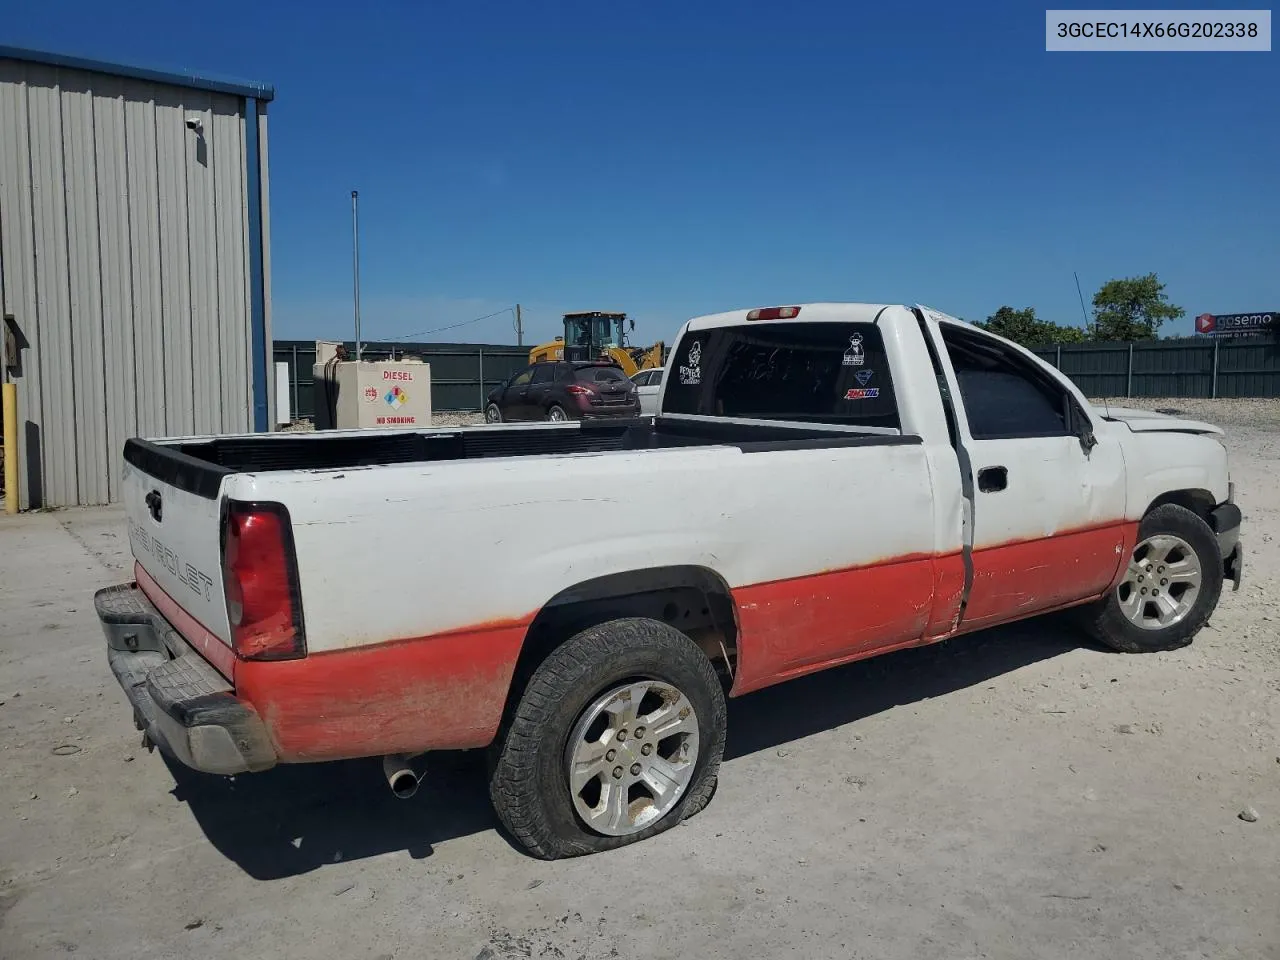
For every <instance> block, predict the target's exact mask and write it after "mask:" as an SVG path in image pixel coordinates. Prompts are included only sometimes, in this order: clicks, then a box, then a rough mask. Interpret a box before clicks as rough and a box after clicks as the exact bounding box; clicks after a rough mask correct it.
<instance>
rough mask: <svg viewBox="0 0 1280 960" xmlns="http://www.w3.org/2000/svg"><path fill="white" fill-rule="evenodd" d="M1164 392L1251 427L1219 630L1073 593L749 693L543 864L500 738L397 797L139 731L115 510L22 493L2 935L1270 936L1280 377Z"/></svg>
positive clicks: (10, 671)
mask: <svg viewBox="0 0 1280 960" xmlns="http://www.w3.org/2000/svg"><path fill="white" fill-rule="evenodd" d="M1149 402H1150V403H1151V404H1152V405H1160V406H1176V407H1179V408H1181V409H1183V410H1185V411H1186V412H1187V413H1189V414H1192V415H1194V416H1198V417H1203V418H1205V419H1208V420H1212V421H1217V422H1220V423H1223V424H1224V425H1226V426H1227V428H1228V431H1229V433H1228V439H1227V443H1228V446H1229V448H1230V449H1231V453H1232V458H1233V467H1232V469H1233V475H1234V478H1235V480H1236V482H1237V485H1238V494H1239V499H1240V503H1241V506H1242V509H1243V510H1244V513H1245V524H1246V527H1245V538H1246V544H1247V547H1248V559H1247V563H1246V566H1245V583H1244V586H1243V587H1242V588H1241V590H1240V591H1239V592H1238V593H1230V592H1228V593H1226V594H1225V595H1224V596H1223V600H1222V603H1221V605H1220V607H1219V610H1218V612H1217V613H1216V614H1215V616H1214V618H1213V621H1212V623H1211V625H1210V626H1209V627H1207V628H1206V629H1205V630H1204V631H1203V632H1202V633H1201V634H1200V636H1199V637H1198V638H1197V640H1196V642H1195V643H1194V644H1193V645H1192V646H1190V647H1188V648H1185V649H1183V650H1179V651H1176V652H1173V653H1168V654H1159V655H1150V656H1140V657H1132V656H1122V655H1119V654H1112V653H1107V652H1104V651H1101V650H1097V649H1094V648H1092V647H1090V646H1087V645H1082V643H1081V640H1080V638H1079V636H1078V635H1077V634H1075V633H1074V632H1072V631H1071V630H1070V629H1068V628H1067V627H1065V626H1064V624H1063V623H1062V622H1061V621H1060V620H1059V619H1055V618H1046V619H1042V620H1037V621H1030V622H1027V623H1024V624H1019V625H1015V626H1012V627H1006V628H1002V629H999V630H990V631H985V632H983V633H980V634H975V635H972V636H969V637H964V638H960V639H958V640H955V641H952V642H949V643H945V644H941V645H938V646H936V647H929V648H924V649H919V650H911V651H905V652H903V653H898V654H891V655H888V656H884V657H879V658H876V659H874V660H870V661H866V662H863V663H860V664H854V665H851V666H849V667H845V668H841V669H838V670H832V671H827V672H825V673H822V674H819V675H816V676H814V677H810V678H805V679H802V680H797V681H793V682H791V683H788V684H783V685H781V686H778V687H775V688H772V689H770V690H766V691H762V692H760V693H757V694H753V695H751V696H749V697H745V698H743V699H741V700H738V701H735V702H734V703H733V704H732V706H731V709H730V734H729V744H728V751H727V758H726V763H725V766H724V768H723V773H722V777H721V782H720V788H719V791H718V792H717V795H716V797H715V798H714V800H713V801H712V803H711V805H710V806H709V807H708V808H707V810H706V811H705V812H704V813H702V814H700V815H699V816H697V817H695V818H694V819H693V820H691V821H689V822H688V823H687V824H685V825H683V826H681V827H679V828H678V829H676V830H673V831H671V832H669V833H667V834H665V835H663V836H661V837H659V838H656V839H654V840H652V841H649V842H646V843H644V844H641V845H638V846H634V847H629V848H626V849H623V850H620V851H616V852H615V853H612V854H609V855H606V856H599V857H591V858H585V859H580V860H573V861H563V862H559V863H550V864H548V863H543V862H540V861H535V860H532V859H530V858H528V857H526V856H524V855H523V854H521V853H520V852H518V851H517V850H515V849H513V848H512V847H511V846H510V845H509V844H508V843H507V842H506V841H505V840H504V839H503V837H502V836H501V834H499V833H498V832H497V830H496V829H495V826H494V820H493V816H492V814H491V813H490V810H489V807H488V802H487V798H486V796H485V791H484V786H483V763H482V760H481V759H480V758H479V757H476V756H473V755H469V754H445V755H440V756H438V757H433V758H432V762H431V766H430V770H429V774H428V778H427V780H426V783H425V785H424V787H423V789H422V791H421V792H420V793H419V794H418V796H417V797H416V798H414V799H413V800H412V801H408V802H400V801H395V800H393V799H392V798H391V797H390V796H389V794H388V791H387V790H386V787H385V785H384V783H383V782H382V781H381V778H380V776H379V770H378V764H377V762H376V761H365V762H352V763H335V764H326V765H322V766H314V767H293V768H282V769H277V770H273V771H270V772H268V773H265V774H258V775H253V776H246V777H239V778H235V779H234V780H225V779H218V778H211V777H203V776H199V775H195V774H191V773H189V772H186V771H184V770H181V769H177V768H171V767H170V766H168V765H167V764H166V763H164V762H163V761H162V759H161V758H160V757H159V756H158V755H155V754H147V753H145V752H143V751H141V750H139V749H138V741H137V734H136V732H135V731H134V730H133V727H132V724H131V723H130V719H129V716H128V711H127V709H126V706H125V700H124V697H123V694H122V693H121V691H120V690H119V688H118V687H117V686H116V684H115V682H114V680H112V679H111V676H110V674H109V672H108V670H107V666H106V662H105V655H104V650H103V641H102V638H101V634H100V631H99V628H98V626H97V624H96V622H95V619H94V616H93V612H92V592H93V590H94V589H95V588H97V587H99V586H103V585H105V584H109V583H113V582H118V581H120V580H122V579H125V578H127V577H128V570H129V560H128V554H127V542H126V539H125V536H124V530H123V523H122V516H121V514H120V513H119V511H117V510H67V511H60V512H56V513H47V514H34V515H28V516H22V517H18V518H3V517H0V543H2V544H3V549H0V623H3V624H4V630H3V632H2V633H0V769H3V771H4V776H3V777H2V778H0V957H3V958H4V960H32V958H53V957H66V956H70V955H72V954H74V955H75V956H76V957H78V958H79V957H84V958H95V960H96V958H102V960H114V958H120V960H125V958H127V960H150V958H182V960H187V958H193V960H194V958H204V957H210V958H214V957H218V958H222V957H228V956H247V957H253V958H254V960H259V958H277V957H279V958H285V957H287V958H290V960H303V958H317V960H334V958H361V960H363V958H367V960H387V958H406V960H407V958H413V960H417V958H423V957H431V958H437V957H439V958H447V957H458V958H464V960H473V958H475V960H480V958H483V960H507V958H543V957H546V958H568V960H594V958H603V957H636V958H676V957H688V956H698V957H706V958H716V957H732V958H740V957H774V956H803V957H805V958H827V957H830V958H841V960H847V958H851V957H858V958H875V960H931V958H938V960H959V958H971V957H992V958H1008V960H1026V958H1028V957H1034V958H1036V960H1042V958H1049V960H1053V958H1068V957H1071V958H1076V957H1090V958H1092V957H1106V958H1113V957H1114V958H1119V957H1124V958H1129V957H1134V958H1165V957H1179V958H1183V957H1185V958H1191V957H1213V958H1228V957H1230V958H1246V957H1247V958H1272V960H1277V958H1280V910H1277V904H1280V874H1278V873H1277V869H1276V865H1277V863H1280V762H1278V761H1280V746H1278V744H1280V650H1278V644H1277V630H1276V621H1277V617H1280V614H1277V613H1276V610H1277V603H1278V602H1280V586H1278V579H1280V578H1278V577H1277V574H1280V542H1277V538H1278V537H1280V489H1278V488H1277V485H1276V483H1275V476H1276V472H1277V468H1278V467H1280V463H1278V461H1280V427H1278V426H1277V422H1278V421H1280V415H1278V412H1277V411H1278V409H1280V405H1277V404H1271V405H1265V404H1253V403H1239V402H1236V401H1221V402H1219V403H1217V404H1207V405H1206V404H1204V403H1202V402H1195V403H1194V405H1193V402H1192V401H1186V400H1177V401H1168V402H1165V401H1149ZM1126 403H1127V404H1128V405H1133V404H1134V401H1126ZM424 589H425V591H426V592H427V593H429V590H430V586H429V585H425V588H424ZM1253 814H1256V820H1249V819H1242V816H1241V815H1244V816H1245V817H1246V818H1248V817H1251V816H1252V815H1253Z"/></svg>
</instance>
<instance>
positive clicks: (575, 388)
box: [564, 383, 593, 397]
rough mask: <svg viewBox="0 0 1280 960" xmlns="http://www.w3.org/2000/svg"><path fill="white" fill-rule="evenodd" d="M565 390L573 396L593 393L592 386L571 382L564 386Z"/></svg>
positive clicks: (584, 395)
mask: <svg viewBox="0 0 1280 960" xmlns="http://www.w3.org/2000/svg"><path fill="white" fill-rule="evenodd" d="M564 392H565V393H567V394H569V395H570V396H571V397H589V396H591V394H592V393H593V391H592V389H591V388H590V387H584V386H582V385H580V384H577V383H571V384H569V385H568V386H567V387H565V388H564Z"/></svg>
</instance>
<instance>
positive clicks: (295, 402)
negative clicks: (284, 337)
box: [290, 343, 299, 417]
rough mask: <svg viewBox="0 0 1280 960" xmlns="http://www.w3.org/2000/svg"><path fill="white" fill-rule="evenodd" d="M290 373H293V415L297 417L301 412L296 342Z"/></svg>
mask: <svg viewBox="0 0 1280 960" xmlns="http://www.w3.org/2000/svg"><path fill="white" fill-rule="evenodd" d="M290 373H292V374H293V415H294V416H295V417H297V416H299V414H298V345H297V344H296V343H295V344H294V345H293V367H292V368H291V369H290Z"/></svg>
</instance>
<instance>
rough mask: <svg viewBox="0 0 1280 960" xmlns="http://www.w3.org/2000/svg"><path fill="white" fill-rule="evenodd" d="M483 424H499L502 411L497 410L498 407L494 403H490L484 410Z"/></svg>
mask: <svg viewBox="0 0 1280 960" xmlns="http://www.w3.org/2000/svg"><path fill="white" fill-rule="evenodd" d="M484 422H485V423H501V422H502V411H501V410H500V409H499V408H498V405H497V404H496V403H491V404H489V405H488V406H487V407H485V408H484Z"/></svg>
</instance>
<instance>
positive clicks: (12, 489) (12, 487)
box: [0, 383, 31, 513]
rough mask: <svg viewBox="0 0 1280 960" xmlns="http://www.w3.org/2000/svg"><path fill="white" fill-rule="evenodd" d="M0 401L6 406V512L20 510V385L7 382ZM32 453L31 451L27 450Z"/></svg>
mask: <svg viewBox="0 0 1280 960" xmlns="http://www.w3.org/2000/svg"><path fill="white" fill-rule="evenodd" d="M0 401H2V405H3V407H4V512H5V513H17V512H18V498H19V496H20V494H19V492H18V385H17V384H16V383H6V384H5V385H4V387H3V394H2V395H0ZM27 452H28V453H30V452H31V451H29V450H28V451H27Z"/></svg>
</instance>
